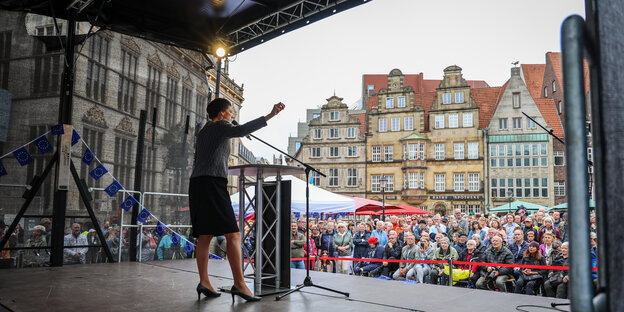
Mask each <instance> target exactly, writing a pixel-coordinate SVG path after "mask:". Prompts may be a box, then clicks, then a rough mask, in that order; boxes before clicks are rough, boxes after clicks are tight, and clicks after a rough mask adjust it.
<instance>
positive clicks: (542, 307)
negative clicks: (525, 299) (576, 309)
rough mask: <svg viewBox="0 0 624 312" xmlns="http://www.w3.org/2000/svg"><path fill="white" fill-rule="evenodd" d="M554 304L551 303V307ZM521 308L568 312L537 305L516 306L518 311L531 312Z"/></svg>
mask: <svg viewBox="0 0 624 312" xmlns="http://www.w3.org/2000/svg"><path fill="white" fill-rule="evenodd" d="M553 303H554V302H553ZM553 303H551V305H552V304H553ZM568 304H569V303H559V304H557V305H568ZM521 307H522V308H538V309H544V310H551V311H564V312H567V310H561V309H557V308H555V307H547V306H541V305H536V304H521V305H519V306H516V311H521V312H531V311H529V310H525V309H522V308H521Z"/></svg>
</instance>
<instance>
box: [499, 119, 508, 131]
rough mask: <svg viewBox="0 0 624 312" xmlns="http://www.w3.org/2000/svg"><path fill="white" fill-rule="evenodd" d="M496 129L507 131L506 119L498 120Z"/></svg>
mask: <svg viewBox="0 0 624 312" xmlns="http://www.w3.org/2000/svg"><path fill="white" fill-rule="evenodd" d="M498 129H500V130H507V118H500V119H498Z"/></svg>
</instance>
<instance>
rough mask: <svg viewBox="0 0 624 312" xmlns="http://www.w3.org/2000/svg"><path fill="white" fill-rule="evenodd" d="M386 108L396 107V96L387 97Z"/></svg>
mask: <svg viewBox="0 0 624 312" xmlns="http://www.w3.org/2000/svg"><path fill="white" fill-rule="evenodd" d="M386 108H394V98H393V97H387V98H386Z"/></svg>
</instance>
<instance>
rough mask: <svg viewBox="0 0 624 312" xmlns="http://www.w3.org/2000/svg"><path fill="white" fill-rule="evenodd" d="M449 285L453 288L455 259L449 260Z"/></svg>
mask: <svg viewBox="0 0 624 312" xmlns="http://www.w3.org/2000/svg"><path fill="white" fill-rule="evenodd" d="M449 248H451V247H450V246H449ZM449 252H450V251H449ZM448 285H449V286H453V259H449V281H448Z"/></svg>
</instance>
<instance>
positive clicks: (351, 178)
mask: <svg viewBox="0 0 624 312" xmlns="http://www.w3.org/2000/svg"><path fill="white" fill-rule="evenodd" d="M347 186H357V168H348V169H347Z"/></svg>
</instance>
